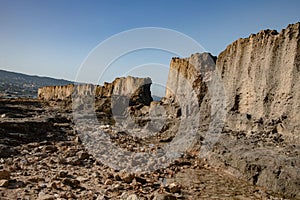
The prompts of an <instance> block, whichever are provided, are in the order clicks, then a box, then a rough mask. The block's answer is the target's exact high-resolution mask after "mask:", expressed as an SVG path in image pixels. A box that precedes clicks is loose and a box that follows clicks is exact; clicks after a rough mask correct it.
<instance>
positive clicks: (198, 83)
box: [163, 23, 300, 199]
mask: <svg viewBox="0 0 300 200" xmlns="http://www.w3.org/2000/svg"><path fill="white" fill-rule="evenodd" d="M166 87H167V90H166V96H165V98H164V99H163V102H164V103H165V104H167V103H169V104H171V105H172V104H174V102H176V101H178V103H179V104H180V106H178V107H179V108H180V109H181V112H178V110H180V109H179V108H178V109H177V110H173V111H172V110H171V109H169V110H170V111H169V112H173V113H182V115H184V113H188V114H190V113H193V112H200V115H199V122H200V124H199V126H198V127H199V129H198V133H199V135H200V137H199V138H200V145H199V146H197V145H196V148H195V147H194V148H193V150H195V149H196V150H197V149H198V150H199V149H200V155H201V151H203V150H206V152H209V153H208V154H206V157H207V159H208V160H209V162H210V163H211V164H212V165H214V166H220V167H223V168H225V169H226V170H228V171H229V172H230V173H231V174H235V175H236V176H238V177H243V178H244V179H245V180H247V181H249V182H251V183H253V184H256V185H260V186H263V187H265V188H267V189H270V190H273V191H275V192H279V193H282V194H284V195H285V196H286V197H289V198H291V197H292V198H295V199H300V189H299V185H300V182H299V180H300V159H299V152H300V151H299V149H300V134H299V133H300V112H299V111H300V100H299V99H300V23H296V24H292V25H289V26H288V27H287V28H286V29H283V30H282V31H281V32H280V33H278V32H277V31H275V30H265V31H260V32H259V33H257V34H252V35H250V37H248V38H243V39H239V40H237V41H235V42H233V43H232V44H230V45H229V46H228V47H227V48H226V49H225V50H224V51H223V52H222V53H221V54H220V55H219V56H218V58H217V61H216V65H214V58H213V57H211V56H210V55H209V54H207V53H204V54H194V55H192V56H191V57H190V58H184V59H179V58H173V59H172V61H171V64H170V72H169V77H168V81H167V86H166ZM194 96H196V97H197V98H196V100H195V101H197V103H198V106H200V110H197V109H193V108H194V107H195V106H196V105H195V104H193V100H192V101H191V99H193V97H194ZM194 99H195V98H194ZM191 105H192V106H191ZM220 105H221V106H220ZM166 107H167V106H166ZM171 107H172V106H171ZM173 108H174V105H173ZM220 113H221V114H220ZM188 114H187V115H186V116H187V117H188ZM174 115H176V114H174ZM179 116H180V117H181V124H182V116H181V115H179ZM187 121H188V120H187ZM192 121H193V122H195V121H196V120H195V119H192ZM220 121H221V123H218V122H220ZM222 121H223V123H222ZM187 124H188V123H187ZM194 124H195V123H194ZM188 125H190V124H188ZM220 125H221V128H220ZM202 126H204V128H203V127H202ZM186 127H187V128H188V126H186ZM187 130H188V129H187ZM194 130H195V129H194ZM179 132H180V130H179ZM188 132H190V130H189V131H188ZM211 133H213V134H211Z"/></svg>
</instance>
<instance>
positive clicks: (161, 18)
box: [0, 0, 300, 87]
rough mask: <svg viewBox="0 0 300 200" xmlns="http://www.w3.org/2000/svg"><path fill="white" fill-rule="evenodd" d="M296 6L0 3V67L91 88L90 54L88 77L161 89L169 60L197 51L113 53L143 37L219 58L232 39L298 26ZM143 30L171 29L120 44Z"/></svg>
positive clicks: (293, 0)
mask: <svg viewBox="0 0 300 200" xmlns="http://www.w3.org/2000/svg"><path fill="white" fill-rule="evenodd" d="M299 8H300V1H299V0H287V1H282V0H259V1H258V0H251V1H246V0H240V1H233V0H227V1H225V0H224V1H222V0H221V1H216V0H211V1H202V0H184V1H183V0H182V1H176V0H172V1H171V0H151V1H146V0H138V1H136V0H127V1H125V0H107V1H106V0H103V1H102V0H0V69H4V70H8V71H15V72H21V73H26V74H31V75H42V76H50V77H54V78H64V79H68V80H78V77H79V76H80V78H81V79H82V81H86V82H93V81H90V80H92V78H90V77H89V75H86V74H85V73H82V75H80V73H81V71H82V68H83V66H85V64H86V63H88V61H89V57H90V56H91V55H93V56H94V59H95V58H99V60H98V61H97V62H96V63H97V65H98V66H94V67H99V68H101V70H95V72H94V71H93V70H90V71H89V73H91V74H92V75H95V74H96V73H100V74H99V75H98V74H97V76H98V80H99V82H101V81H108V82H109V81H112V80H113V79H114V78H115V77H117V76H124V75H137V76H151V78H152V79H153V80H154V82H157V85H163V84H164V82H165V81H166V79H167V74H168V66H169V63H170V59H171V57H173V56H179V57H188V56H190V54H191V53H196V52H193V50H194V49H193V48H191V49H190V51H185V52H183V53H180V54H178V52H177V53H176V52H174V51H172V49H171V50H170V49H167V50H166V49H165V50H162V49H161V48H157V46H154V47H155V48H146V47H145V48H140V49H138V50H137V49H135V50H132V49H130V50H131V51H130V50H129V51H128V52H127V53H126V54H120V55H115V53H116V52H118V50H119V48H123V47H124V46H125V45H128V44H131V42H132V41H133V42H138V41H140V40H149V38H151V41H150V42H152V41H153V40H155V41H156V40H157V41H160V42H159V44H157V45H158V46H159V45H160V44H165V43H173V42H172V39H173V40H177V39H176V37H177V36H176V37H175V36H174V38H175V39H174V38H173V37H172V36H171V35H174V34H175V35H176V33H177V34H182V35H183V36H184V37H188V38H190V39H192V40H194V42H196V43H198V44H199V45H200V46H201V47H202V50H203V51H208V52H211V53H212V54H213V55H218V54H219V53H220V52H221V51H223V50H224V49H225V48H226V46H227V45H229V44H230V43H232V42H233V41H235V40H237V39H238V38H242V37H248V36H249V35H250V34H251V33H256V32H259V31H260V30H262V29H276V30H279V31H280V30H281V29H283V28H285V27H287V25H288V24H290V23H296V22H298V21H300V12H299ZM145 27H156V28H157V29H159V30H161V31H163V32H166V31H170V37H169V38H164V37H161V38H160V35H159V34H158V35H156V34H152V33H150V34H149V31H148V35H147V34H144V35H141V36H140V35H138V33H137V32H138V31H137V32H135V31H133V34H135V35H134V37H133V38H134V39H132V38H131V40H126V37H127V36H126V34H127V33H128V31H129V32H130V30H140V29H143V28H145ZM146 29H147V28H146ZM150 32H151V31H150ZM130 33H132V32H130ZM122 34H123V35H124V34H125V36H126V37H125V39H124V38H123V40H121V39H120V38H119V36H120V35H121V36H122ZM110 40H114V43H113V45H110V46H105V51H98V54H100V53H101V55H96V54H95V52H97V48H103V47H104V45H103V44H105V42H106V41H110ZM124 40H125V41H124ZM178 40H181V41H183V40H182V39H180V38H179V39H178ZM157 41H156V42H157ZM182 43H183V42H182ZM174 44H177V43H176V41H175V42H174ZM178 45H179V46H181V44H180V43H178ZM150 46H151V45H150ZM162 46H163V45H162ZM183 46H184V45H183ZM170 48H176V47H170ZM102 50H103V49H102ZM93 52H94V53H93ZM97 56H98V57H97ZM113 56H114V57H113ZM102 58H111V60H110V61H112V62H110V63H109V66H103V65H107V63H101V60H100V59H102ZM104 68H105V69H108V70H102V69H104ZM103 71H105V72H103ZM103 74H104V75H103ZM100 84H101V83H100ZM159 87H160V86H159ZM162 87H163V86H162Z"/></svg>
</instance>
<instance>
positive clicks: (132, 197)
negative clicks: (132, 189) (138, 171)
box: [126, 194, 139, 200]
mask: <svg viewBox="0 0 300 200" xmlns="http://www.w3.org/2000/svg"><path fill="white" fill-rule="evenodd" d="M126 200H139V198H138V196H136V195H135V194H132V195H129V196H128V197H127V199H126Z"/></svg>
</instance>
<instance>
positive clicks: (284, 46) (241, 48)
mask: <svg viewBox="0 0 300 200" xmlns="http://www.w3.org/2000/svg"><path fill="white" fill-rule="evenodd" d="M217 69H218V70H219V72H220V73H221V75H222V80H223V83H224V86H225V89H226V105H227V111H228V114H229V115H228V116H229V119H228V120H227V122H228V124H227V125H228V126H229V128H230V129H232V130H247V129H249V127H248V126H247V121H256V122H259V123H257V126H259V125H260V124H262V125H268V124H269V125H273V124H274V123H277V124H278V126H277V130H276V131H279V132H281V133H283V134H284V135H286V136H296V135H298V136H299V131H300V123H299V121H300V112H299V110H300V23H297V24H293V25H289V26H288V27H287V28H286V29H283V30H282V31H281V32H280V33H278V32H277V31H275V30H264V31H260V32H259V33H257V34H252V35H250V37H248V38H244V39H239V40H237V41H235V42H233V43H232V44H230V45H229V46H227V48H226V49H225V50H224V51H223V52H222V53H221V54H220V55H219V56H218V59H217ZM272 123H273V124H272ZM252 128H253V127H252Z"/></svg>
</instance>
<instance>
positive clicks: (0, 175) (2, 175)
mask: <svg viewBox="0 0 300 200" xmlns="http://www.w3.org/2000/svg"><path fill="white" fill-rule="evenodd" d="M9 178H10V172H9V171H7V170H0V179H6V180H9Z"/></svg>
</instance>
